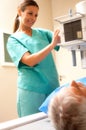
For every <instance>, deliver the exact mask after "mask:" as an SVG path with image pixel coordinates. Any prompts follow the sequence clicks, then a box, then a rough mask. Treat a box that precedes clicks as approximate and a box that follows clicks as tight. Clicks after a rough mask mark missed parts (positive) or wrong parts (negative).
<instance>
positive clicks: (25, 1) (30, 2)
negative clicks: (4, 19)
mask: <svg viewBox="0 0 86 130" xmlns="http://www.w3.org/2000/svg"><path fill="white" fill-rule="evenodd" d="M27 6H36V7H38V8H39V6H38V4H37V3H36V1H34V0H22V2H20V4H19V6H18V7H19V8H20V9H21V10H22V11H24V10H25V8H26V7H27ZM18 27H19V15H18V14H17V16H16V18H15V21H14V27H13V32H16V30H17V29H18Z"/></svg>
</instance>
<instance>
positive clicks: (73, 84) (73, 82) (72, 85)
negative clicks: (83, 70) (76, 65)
mask: <svg viewBox="0 0 86 130" xmlns="http://www.w3.org/2000/svg"><path fill="white" fill-rule="evenodd" d="M70 86H71V87H78V84H77V82H76V81H75V80H73V81H72V82H71V84H70Z"/></svg>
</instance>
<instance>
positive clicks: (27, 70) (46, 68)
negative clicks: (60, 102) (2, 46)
mask: <svg viewBox="0 0 86 130" xmlns="http://www.w3.org/2000/svg"><path fill="white" fill-rule="evenodd" d="M52 36H53V33H52V32H51V31H49V30H47V29H39V28H34V29H32V36H28V35H27V34H25V33H23V32H16V33H14V34H12V35H10V37H9V38H8V42H7V50H8V52H9V54H10V57H11V58H12V60H13V62H14V64H15V65H16V67H17V69H18V87H19V88H22V89H26V90H29V91H34V92H38V93H43V94H50V93H51V92H52V91H53V90H54V89H55V88H57V87H59V79H58V72H57V70H56V66H55V63H54V60H53V56H52V53H51V52H50V53H49V54H48V56H46V58H44V59H43V60H42V61H41V62H40V63H38V64H36V65H35V66H33V67H30V66H27V65H25V64H23V63H21V62H20V60H21V57H22V56H23V55H24V53H25V52H30V53H31V54H33V53H36V52H38V51H40V50H42V49H43V48H44V47H46V46H47V45H48V44H50V43H51V41H52ZM55 49H56V50H59V46H56V47H55Z"/></svg>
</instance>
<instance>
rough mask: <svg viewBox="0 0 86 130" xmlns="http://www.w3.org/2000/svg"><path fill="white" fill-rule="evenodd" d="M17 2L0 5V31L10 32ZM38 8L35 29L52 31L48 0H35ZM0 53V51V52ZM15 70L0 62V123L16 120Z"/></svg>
mask: <svg viewBox="0 0 86 130" xmlns="http://www.w3.org/2000/svg"><path fill="white" fill-rule="evenodd" d="M18 2H19V0H14V1H12V0H3V1H1V3H0V30H1V31H5V32H8V33H11V32H12V27H13V20H14V17H15V16H16V11H17V10H16V8H17V4H18ZM37 2H38V4H39V6H40V12H39V17H38V20H37V23H36V24H35V27H42V28H48V29H51V30H52V29H53V24H52V10H51V2H50V0H47V1H46V0H42V1H41V0H37ZM0 51H1V50H0ZM16 82H17V70H16V68H15V67H10V66H9V67H7V66H4V67H3V66H1V62H0V122H3V121H7V120H11V119H14V118H17V112H16V89H17V83H16Z"/></svg>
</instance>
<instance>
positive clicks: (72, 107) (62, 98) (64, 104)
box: [49, 81, 86, 130]
mask: <svg viewBox="0 0 86 130" xmlns="http://www.w3.org/2000/svg"><path fill="white" fill-rule="evenodd" d="M49 117H50V118H51V121H52V123H53V124H54V127H55V128H56V130H86V87H85V85H83V84H82V83H80V82H75V81H72V82H71V84H70V86H69V87H63V88H62V89H61V90H60V91H59V92H58V93H57V94H56V95H55V96H54V97H53V98H52V99H51V101H50V104H49Z"/></svg>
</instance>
